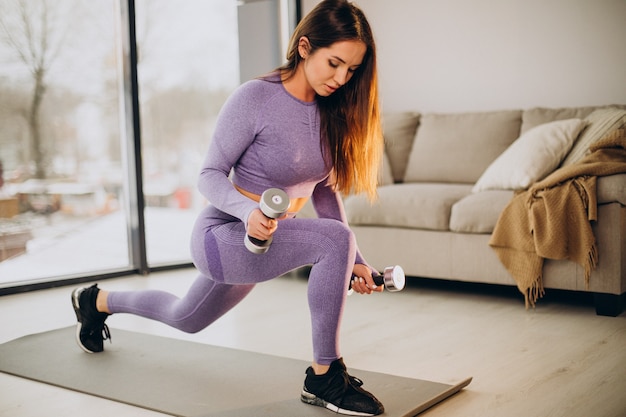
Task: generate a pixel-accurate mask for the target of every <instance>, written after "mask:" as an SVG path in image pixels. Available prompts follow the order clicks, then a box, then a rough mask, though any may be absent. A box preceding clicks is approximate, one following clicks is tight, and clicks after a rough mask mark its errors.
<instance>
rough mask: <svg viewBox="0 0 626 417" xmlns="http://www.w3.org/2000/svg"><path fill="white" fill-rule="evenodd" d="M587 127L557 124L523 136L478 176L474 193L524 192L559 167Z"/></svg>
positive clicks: (576, 122)
mask: <svg viewBox="0 0 626 417" xmlns="http://www.w3.org/2000/svg"><path fill="white" fill-rule="evenodd" d="M585 125H586V123H585V122H584V121H582V120H581V119H567V120H557V121H555V122H550V123H545V124H542V125H539V126H535V127H533V128H532V129H530V130H528V131H527V132H526V133H524V134H522V135H521V136H520V137H519V138H518V139H517V140H516V141H515V142H513V143H512V144H511V146H509V147H508V148H507V150H505V151H504V152H503V153H502V154H501V155H500V156H499V157H498V158H496V160H495V161H493V163H492V164H491V165H489V167H488V168H487V169H486V170H485V172H484V173H483V174H482V175H481V177H480V178H479V179H478V181H477V182H476V185H474V188H473V189H472V191H473V192H479V191H483V190H523V189H526V188H528V187H530V186H531V185H532V184H533V183H535V182H536V181H539V180H541V179H543V178H544V177H545V176H546V175H548V174H549V173H551V172H552V171H553V170H554V169H555V168H557V167H558V166H559V164H560V163H561V161H562V160H563V158H565V155H567V153H568V152H569V150H570V149H571V148H572V144H573V143H574V140H576V138H577V137H578V134H579V133H580V131H581V130H582V129H583V128H584V127H585Z"/></svg>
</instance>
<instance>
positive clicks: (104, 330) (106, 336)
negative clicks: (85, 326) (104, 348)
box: [89, 323, 112, 343]
mask: <svg viewBox="0 0 626 417" xmlns="http://www.w3.org/2000/svg"><path fill="white" fill-rule="evenodd" d="M98 330H99V331H100V336H102V340H108V341H109V342H110V343H112V340H111V332H110V331H109V326H107V325H106V324H105V323H102V327H101V328H100V329H98V328H97V327H94V328H93V329H91V331H90V332H89V334H90V335H95V334H96V332H98Z"/></svg>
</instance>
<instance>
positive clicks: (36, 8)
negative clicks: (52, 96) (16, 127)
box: [0, 0, 67, 179]
mask: <svg viewBox="0 0 626 417" xmlns="http://www.w3.org/2000/svg"><path fill="white" fill-rule="evenodd" d="M2 3H3V4H2V13H0V29H1V31H2V32H1V35H2V38H1V40H2V41H3V42H4V43H5V44H6V45H8V46H9V47H10V48H11V50H12V51H13V52H14V54H15V56H16V57H17V58H18V59H19V61H20V62H21V63H22V64H23V65H24V66H25V67H26V68H27V69H28V72H29V74H30V78H31V80H32V82H33V86H32V93H31V99H30V103H29V105H28V107H27V108H26V109H24V114H23V116H24V118H25V119H26V121H27V125H28V129H29V136H30V153H31V157H32V160H33V161H34V164H35V177H36V178H41V179H43V178H46V176H47V167H48V163H49V157H48V155H47V153H46V151H45V146H44V143H43V137H42V129H41V108H42V102H43V100H44V97H45V94H46V89H47V87H48V85H47V82H48V80H47V75H48V72H49V70H50V68H51V66H52V65H53V63H54V61H55V60H56V58H57V57H58V55H59V52H60V51H61V49H62V46H63V43H64V40H65V38H66V35H67V25H62V23H61V22H62V20H61V19H60V18H59V13H61V8H60V7H59V4H60V3H59V2H54V1H47V0H39V1H29V0H14V1H11V2H9V1H3V2H2Z"/></svg>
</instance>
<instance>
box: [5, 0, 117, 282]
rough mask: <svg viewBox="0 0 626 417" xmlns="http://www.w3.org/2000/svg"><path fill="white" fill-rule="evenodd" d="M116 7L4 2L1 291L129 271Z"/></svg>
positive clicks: (69, 1)
mask: <svg viewBox="0 0 626 417" xmlns="http://www.w3.org/2000/svg"><path fill="white" fill-rule="evenodd" d="M117 1H118V0H114V1H98V2H82V1H74V0H50V1H46V0H0V10H2V12H1V13H0V63H1V64H0V161H1V165H2V169H1V171H0V172H1V173H2V175H0V286H6V285H5V284H7V283H12V282H13V283H15V282H18V281H25V280H41V279H50V278H58V277H68V276H71V275H77V274H80V275H86V274H89V273H94V272H101V271H111V270H117V269H127V268H128V267H129V255H128V253H129V250H128V244H127V240H128V239H127V232H126V230H127V228H126V220H125V217H124V211H123V210H120V207H122V206H123V203H122V195H123V193H122V189H123V184H122V178H123V177H124V175H123V174H122V172H121V170H122V169H123V168H122V165H121V161H122V157H121V146H120V136H121V135H120V108H119V92H118V84H119V80H118V44H119V38H118V34H117V33H116V27H117V26H118V25H117V22H118V20H119V18H118V15H119V11H118V8H117V7H116V6H117Z"/></svg>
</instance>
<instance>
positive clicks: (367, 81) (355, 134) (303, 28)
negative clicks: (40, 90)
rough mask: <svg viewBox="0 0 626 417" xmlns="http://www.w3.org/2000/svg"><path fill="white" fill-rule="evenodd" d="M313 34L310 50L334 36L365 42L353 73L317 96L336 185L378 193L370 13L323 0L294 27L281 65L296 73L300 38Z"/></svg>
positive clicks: (379, 146) (379, 144)
mask: <svg viewBox="0 0 626 417" xmlns="http://www.w3.org/2000/svg"><path fill="white" fill-rule="evenodd" d="M303 36H305V37H306V38H308V40H309V44H310V50H309V53H310V54H313V53H314V52H315V51H316V50H317V49H319V48H326V47H329V46H331V45H332V44H333V43H335V42H339V41H347V40H358V41H361V42H363V43H364V44H365V46H366V48H367V49H366V52H365V56H364V57H363V62H362V64H361V65H360V66H359V68H358V69H357V70H356V72H355V73H354V75H353V76H352V78H351V79H350V80H349V81H348V82H347V83H346V84H345V85H343V86H342V87H341V88H339V89H338V90H337V91H336V92H334V93H333V94H331V95H330V96H328V97H321V96H318V97H317V102H318V107H319V109H320V119H321V130H322V138H323V140H322V146H323V147H324V148H325V150H326V152H325V154H326V155H327V156H328V158H329V159H330V161H329V163H330V164H331V166H332V168H333V171H334V172H333V175H334V176H335V188H336V189H337V190H338V191H341V192H343V193H345V194H350V193H361V192H365V193H367V195H368V196H369V197H370V199H372V200H373V199H374V198H375V197H376V186H377V185H378V172H379V169H380V165H381V162H382V154H383V146H384V144H383V136H382V130H381V121H380V105H379V101H378V73H377V69H376V45H375V43H374V37H373V34H372V30H371V28H370V25H369V23H368V21H367V18H366V17H365V15H364V14H363V12H362V11H361V9H359V8H358V7H357V6H355V5H354V4H353V3H351V2H348V1H347V0H323V1H322V2H320V3H319V4H318V5H317V6H316V7H315V8H314V9H313V10H311V12H309V13H308V14H307V15H306V16H305V17H304V18H303V19H302V20H301V21H300V23H299V24H298V26H297V27H296V29H295V31H294V33H293V35H292V37H291V41H290V43H289V49H288V52H287V62H286V63H285V64H284V65H283V66H282V67H280V68H279V70H281V71H282V72H283V73H284V74H286V75H287V78H289V77H290V76H292V75H293V74H294V73H295V71H296V68H297V67H298V64H299V63H300V62H301V60H302V58H301V57H300V54H299V53H298V42H299V39H300V38H301V37H303Z"/></svg>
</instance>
